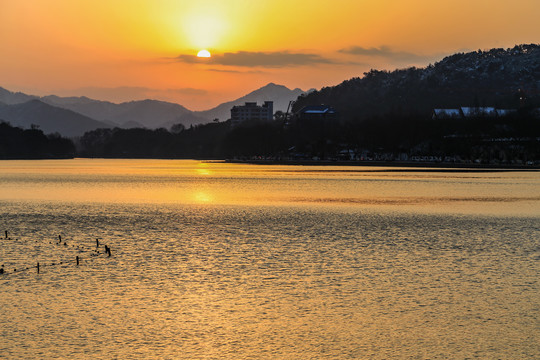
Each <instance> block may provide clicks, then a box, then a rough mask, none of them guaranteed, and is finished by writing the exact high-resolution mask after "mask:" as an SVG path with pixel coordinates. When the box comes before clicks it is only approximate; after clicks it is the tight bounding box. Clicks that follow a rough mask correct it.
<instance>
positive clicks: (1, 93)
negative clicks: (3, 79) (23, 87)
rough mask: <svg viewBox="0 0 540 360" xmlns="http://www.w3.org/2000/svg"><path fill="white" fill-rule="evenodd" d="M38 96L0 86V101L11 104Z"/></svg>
mask: <svg viewBox="0 0 540 360" xmlns="http://www.w3.org/2000/svg"><path fill="white" fill-rule="evenodd" d="M38 98H39V96H33V95H26V94H23V93H21V92H11V91H9V90H6V89H4V88H2V87H0V103H3V104H7V105H13V104H21V103H24V102H27V101H30V100H34V99H38Z"/></svg>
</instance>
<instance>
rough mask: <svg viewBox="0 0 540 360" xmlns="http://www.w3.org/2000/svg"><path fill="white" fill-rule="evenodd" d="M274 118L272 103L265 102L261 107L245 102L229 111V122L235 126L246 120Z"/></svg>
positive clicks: (254, 103)
mask: <svg viewBox="0 0 540 360" xmlns="http://www.w3.org/2000/svg"><path fill="white" fill-rule="evenodd" d="M273 118H274V102H273V101H265V102H264V104H262V105H260V106H259V105H257V103H256V102H246V103H245V105H236V106H233V107H232V109H231V122H232V124H233V125H237V124H239V123H241V122H243V121H246V120H265V121H266V120H268V121H270V120H272V119H273Z"/></svg>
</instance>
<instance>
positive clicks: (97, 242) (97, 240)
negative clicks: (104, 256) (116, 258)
mask: <svg viewBox="0 0 540 360" xmlns="http://www.w3.org/2000/svg"><path fill="white" fill-rule="evenodd" d="M98 247H99V239H96V248H98Z"/></svg>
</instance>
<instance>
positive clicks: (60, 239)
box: [58, 235, 62, 243]
mask: <svg viewBox="0 0 540 360" xmlns="http://www.w3.org/2000/svg"><path fill="white" fill-rule="evenodd" d="M61 242H62V235H58V243H61Z"/></svg>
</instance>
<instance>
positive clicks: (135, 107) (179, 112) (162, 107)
mask: <svg viewBox="0 0 540 360" xmlns="http://www.w3.org/2000/svg"><path fill="white" fill-rule="evenodd" d="M41 100H42V101H44V102H46V103H48V104H51V105H54V106H59V107H63V108H65V109H69V110H73V111H76V112H78V113H80V114H83V115H86V116H88V117H91V118H93V119H97V120H101V121H107V122H109V123H115V124H117V126H120V127H124V128H127V127H137V126H141V127H148V128H150V129H155V128H159V127H167V128H169V127H170V126H171V125H173V124H176V123H183V124H184V125H185V126H189V125H191V124H200V123H205V122H209V121H210V120H207V119H203V118H198V117H196V116H192V112H191V111H190V110H188V109H186V108H185V107H183V106H182V105H178V104H174V103H169V102H165V101H158V100H141V101H130V102H124V103H121V104H114V103H112V102H108V101H99V100H93V99H89V98H87V97H59V96H54V95H51V96H45V97H43V98H41Z"/></svg>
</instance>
